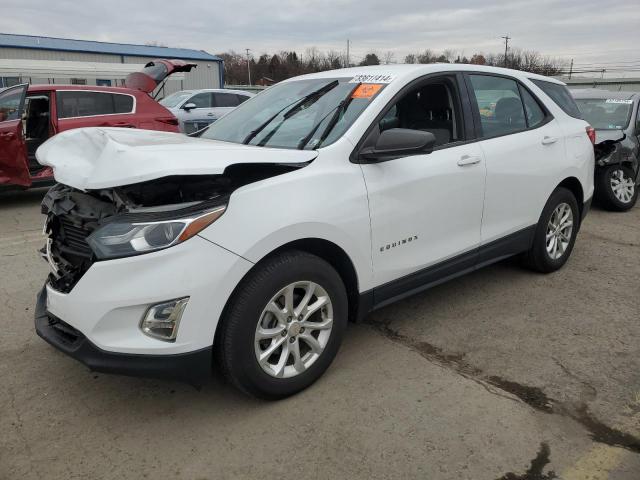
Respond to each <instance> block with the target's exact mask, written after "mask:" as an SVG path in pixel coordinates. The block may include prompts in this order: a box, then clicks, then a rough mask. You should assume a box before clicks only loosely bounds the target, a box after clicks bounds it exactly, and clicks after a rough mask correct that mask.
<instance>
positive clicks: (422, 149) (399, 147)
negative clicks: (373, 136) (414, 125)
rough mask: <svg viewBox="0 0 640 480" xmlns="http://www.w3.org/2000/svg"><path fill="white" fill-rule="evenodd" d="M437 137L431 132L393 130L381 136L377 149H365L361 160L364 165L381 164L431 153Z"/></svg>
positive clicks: (403, 129) (360, 156)
mask: <svg viewBox="0 0 640 480" xmlns="http://www.w3.org/2000/svg"><path fill="white" fill-rule="evenodd" d="M435 144H436V137H435V135H434V134H433V133H431V132H423V131H422V130H410V129H408V128H391V129H389V130H385V131H384V132H382V133H381V134H380V136H379V137H378V140H377V141H376V145H375V147H369V148H365V149H363V150H362V151H361V152H360V155H359V158H360V159H361V160H363V163H379V162H386V161H389V160H394V159H396V158H400V157H408V156H410V155H419V154H426V153H431V152H432V151H433V147H434V146H435Z"/></svg>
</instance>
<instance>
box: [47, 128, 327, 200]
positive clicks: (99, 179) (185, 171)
mask: <svg viewBox="0 0 640 480" xmlns="http://www.w3.org/2000/svg"><path fill="white" fill-rule="evenodd" d="M317 155H318V154H317V152H315V151H309V150H288V149H276V148H264V147H252V146H248V145H238V144H235V143H227V142H219V141H215V140H206V139H201V138H191V137H187V136H186V135H183V134H180V133H168V132H157V131H151V130H134V129H125V128H80V129H76V130H69V131H66V132H62V133H59V134H58V135H55V136H54V137H52V138H51V139H49V140H47V141H46V142H45V143H44V144H43V145H42V146H41V147H40V148H39V149H38V151H37V152H36V158H37V159H38V162H40V164H41V165H46V166H50V167H52V168H53V174H54V177H55V179H56V181H57V182H59V183H63V184H65V185H69V186H71V187H74V188H77V189H79V190H95V189H101V188H110V187H118V186H122V185H131V184H134V183H140V182H146V181H149V180H155V179H157V178H162V177H168V176H172V175H216V174H221V173H223V172H224V169H225V168H226V167H228V166H229V165H234V164H238V163H277V164H295V163H305V162H309V161H311V160H313V159H315V158H316V156H317Z"/></svg>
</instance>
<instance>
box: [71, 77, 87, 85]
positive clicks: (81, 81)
mask: <svg viewBox="0 0 640 480" xmlns="http://www.w3.org/2000/svg"><path fill="white" fill-rule="evenodd" d="M86 84H87V79H86V78H72V79H71V85H86Z"/></svg>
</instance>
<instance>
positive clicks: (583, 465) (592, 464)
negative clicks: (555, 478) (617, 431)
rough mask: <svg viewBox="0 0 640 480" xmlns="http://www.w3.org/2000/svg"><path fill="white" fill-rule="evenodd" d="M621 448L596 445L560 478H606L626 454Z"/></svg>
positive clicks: (564, 479)
mask: <svg viewBox="0 0 640 480" xmlns="http://www.w3.org/2000/svg"><path fill="white" fill-rule="evenodd" d="M628 453H629V452H627V451H626V450H625V449H623V448H616V447H610V446H609V445H603V444H600V445H596V446H594V447H593V448H592V449H591V450H589V451H588V452H587V453H586V454H585V455H583V456H582V457H580V458H579V459H578V461H577V462H576V463H574V464H573V465H572V466H571V467H569V468H568V469H566V470H565V471H564V472H563V474H562V475H561V476H560V478H562V480H608V479H609V474H610V473H611V472H612V471H613V470H615V469H616V468H617V467H618V466H619V465H620V464H621V463H622V460H623V459H624V458H625V456H626V455H627V454H628Z"/></svg>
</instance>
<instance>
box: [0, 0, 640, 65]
mask: <svg viewBox="0 0 640 480" xmlns="http://www.w3.org/2000/svg"><path fill="white" fill-rule="evenodd" d="M605 4H606V8H603V5H605ZM0 11H1V14H0V32H2V33H19V34H28V35H43V36H54V37H64V38H77V39H87V40H100V41H110V42H123V43H145V42H149V41H157V42H159V43H161V44H164V45H167V46H172V47H187V48H196V49H202V50H206V51H208V52H210V53H220V52H224V51H228V50H236V51H244V49H245V48H250V49H251V50H252V51H253V53H254V55H259V54H260V53H263V52H277V51H280V50H284V49H290V50H296V51H298V52H302V51H304V49H305V48H307V47H310V46H316V47H318V48H320V49H322V50H328V49H334V50H338V51H344V50H345V46H346V40H347V38H348V39H350V40H351V42H352V50H351V51H352V54H353V58H354V60H358V59H360V58H361V57H362V56H363V55H364V54H365V53H367V52H369V51H375V52H376V53H378V54H380V55H381V56H383V55H384V54H385V52H387V51H392V52H394V59H395V61H398V62H401V61H402V59H403V58H404V56H405V55H406V54H407V53H409V52H415V51H420V50H424V49H426V48H430V49H432V50H436V51H437V50H443V49H446V48H449V49H454V50H457V51H458V52H460V53H462V54H463V55H467V56H471V55H472V54H473V53H475V52H484V53H490V52H500V51H502V50H503V49H504V43H503V40H502V39H501V38H500V37H501V36H503V35H505V34H508V35H509V36H511V37H512V40H511V44H512V45H513V46H514V47H519V48H523V49H531V50H537V51H539V52H540V53H542V54H545V55H552V56H557V57H562V58H565V59H571V58H574V59H575V62H576V64H588V63H596V64H599V65H600V64H603V63H609V62H610V63H611V64H613V63H618V64H619V63H620V62H629V65H631V63H630V62H636V65H638V69H639V70H640V48H639V46H640V3H639V1H638V0H609V1H606V2H605V1H602V0H600V1H593V0H574V1H556V0H535V1H519V0H515V1H505V2H499V1H496V0H486V1H475V0H465V1H449V2H444V1H431V0H384V1H380V0H368V1H362V0H360V1H356V0H325V1H312V0H278V1H271V0H241V1H231V0H214V1H206V0H181V1H171V2H168V1H155V2H148V1H134V0H130V1H121V0H106V1H99V2H98V1H94V0H84V1H79V0H73V1H70V0H56V1H51V0H2V5H1V7H0ZM625 65H627V64H625ZM636 75H640V72H639V73H636Z"/></svg>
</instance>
